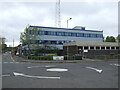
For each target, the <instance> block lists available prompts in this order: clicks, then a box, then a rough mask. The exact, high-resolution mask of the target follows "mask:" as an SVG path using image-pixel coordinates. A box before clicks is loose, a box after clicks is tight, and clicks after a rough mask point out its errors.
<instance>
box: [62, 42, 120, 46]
mask: <svg viewBox="0 0 120 90" xmlns="http://www.w3.org/2000/svg"><path fill="white" fill-rule="evenodd" d="M119 45H120V43H116V42H115V43H114V42H69V43H64V45H63V46H119Z"/></svg>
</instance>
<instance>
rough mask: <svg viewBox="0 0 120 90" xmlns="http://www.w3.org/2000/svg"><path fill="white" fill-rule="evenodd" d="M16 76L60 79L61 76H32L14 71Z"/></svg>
mask: <svg viewBox="0 0 120 90" xmlns="http://www.w3.org/2000/svg"><path fill="white" fill-rule="evenodd" d="M13 74H14V75H15V76H24V77H29V78H45V79H47V78H48V79H60V77H46V76H30V75H25V74H23V73H17V72H13Z"/></svg>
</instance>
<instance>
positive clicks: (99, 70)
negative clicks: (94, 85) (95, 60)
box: [86, 67, 102, 73]
mask: <svg viewBox="0 0 120 90" xmlns="http://www.w3.org/2000/svg"><path fill="white" fill-rule="evenodd" d="M86 68H88V69H92V70H95V71H97V72H99V73H101V72H102V69H96V68H93V67H86Z"/></svg>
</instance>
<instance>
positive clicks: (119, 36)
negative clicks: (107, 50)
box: [116, 34, 120, 42]
mask: <svg viewBox="0 0 120 90" xmlns="http://www.w3.org/2000/svg"><path fill="white" fill-rule="evenodd" d="M116 39H117V40H118V42H120V34H118V36H117V38H116Z"/></svg>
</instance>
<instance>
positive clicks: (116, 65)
mask: <svg viewBox="0 0 120 90" xmlns="http://www.w3.org/2000/svg"><path fill="white" fill-rule="evenodd" d="M110 65H114V66H117V67H119V66H120V65H119V64H110Z"/></svg>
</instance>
